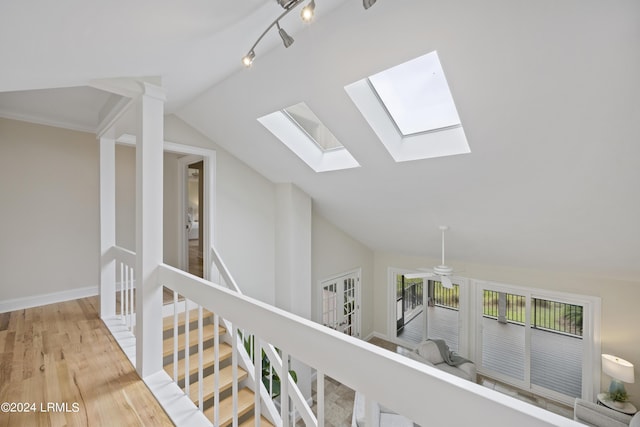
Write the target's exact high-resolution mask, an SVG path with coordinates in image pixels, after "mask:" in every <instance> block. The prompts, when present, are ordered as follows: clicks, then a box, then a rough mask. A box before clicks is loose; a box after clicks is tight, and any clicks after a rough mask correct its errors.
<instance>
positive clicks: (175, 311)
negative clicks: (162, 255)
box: [173, 291, 178, 383]
mask: <svg viewBox="0 0 640 427" xmlns="http://www.w3.org/2000/svg"><path fill="white" fill-rule="evenodd" d="M173 381H175V382H176V383H177V382H178V293H177V292H175V291H174V292H173Z"/></svg>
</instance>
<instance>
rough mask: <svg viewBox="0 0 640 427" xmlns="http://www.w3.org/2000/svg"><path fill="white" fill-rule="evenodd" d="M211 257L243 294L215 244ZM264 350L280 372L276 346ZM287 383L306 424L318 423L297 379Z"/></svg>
mask: <svg viewBox="0 0 640 427" xmlns="http://www.w3.org/2000/svg"><path fill="white" fill-rule="evenodd" d="M211 259H212V260H213V262H214V263H215V265H216V267H217V269H218V272H219V273H220V275H221V276H222V278H223V279H224V282H225V284H226V285H227V287H228V288H230V289H231V290H234V291H235V292H237V293H238V294H240V295H243V294H242V291H241V290H240V287H239V286H238V284H237V283H236V281H235V280H234V279H233V276H231V272H230V271H229V269H228V268H227V266H226V265H225V263H224V261H222V258H221V257H220V255H219V254H218V251H216V249H215V248H214V247H213V246H211ZM264 351H265V353H266V354H267V357H269V359H270V360H271V363H273V366H274V367H275V368H276V370H277V372H280V371H281V370H282V359H280V357H279V356H278V352H277V351H276V349H275V347H274V346H273V345H271V344H268V345H265V346H264ZM287 383H288V388H287V389H288V390H289V393H288V394H289V397H291V399H292V400H293V402H294V406H295V407H296V408H299V409H300V414H301V415H302V418H303V419H304V421H305V423H306V425H318V420H317V419H316V417H315V416H314V415H313V411H312V410H311V408H310V407H309V404H308V403H307V400H306V399H305V398H304V396H303V395H302V392H301V391H300V388H299V387H298V386H297V385H296V383H295V381H293V378H292V377H291V375H287ZM267 394H268V393H267Z"/></svg>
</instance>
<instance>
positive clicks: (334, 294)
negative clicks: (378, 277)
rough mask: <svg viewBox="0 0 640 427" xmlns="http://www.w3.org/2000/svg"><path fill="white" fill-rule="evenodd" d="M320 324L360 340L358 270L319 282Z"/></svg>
mask: <svg viewBox="0 0 640 427" xmlns="http://www.w3.org/2000/svg"><path fill="white" fill-rule="evenodd" d="M320 290H321V293H322V294H321V298H320V300H321V302H322V324H323V325H324V326H327V327H329V328H331V329H335V330H337V331H340V332H342V333H344V334H347V335H350V336H352V337H358V338H360V270H359V269H358V270H354V271H351V272H348V273H343V274H341V275H338V276H334V277H332V278H329V279H326V280H323V281H321V282H320Z"/></svg>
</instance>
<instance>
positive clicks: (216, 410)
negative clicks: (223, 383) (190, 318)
mask: <svg viewBox="0 0 640 427" xmlns="http://www.w3.org/2000/svg"><path fill="white" fill-rule="evenodd" d="M219 328H220V317H219V316H218V315H217V314H215V313H214V314H213V346H214V347H213V348H214V350H213V389H214V391H215V393H214V394H213V425H214V426H217V425H220V395H219V393H218V392H217V391H218V390H220V333H219Z"/></svg>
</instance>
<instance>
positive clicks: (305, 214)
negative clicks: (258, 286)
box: [275, 184, 312, 402]
mask: <svg viewBox="0 0 640 427" xmlns="http://www.w3.org/2000/svg"><path fill="white" fill-rule="evenodd" d="M276 211H277V212H276V218H277V219H276V221H277V223H276V290H275V291H276V292H275V301H276V306H277V307H279V308H282V309H284V310H287V311H289V312H291V313H294V314H297V315H299V316H302V317H304V318H306V319H311V287H312V283H311V197H309V195H308V194H306V193H305V192H303V191H302V190H300V189H299V188H298V187H296V186H295V185H293V184H278V185H277V186H276ZM291 369H293V370H294V371H296V374H297V375H298V383H297V385H298V388H299V389H300V391H301V392H302V394H303V396H304V397H305V398H306V399H307V401H308V402H310V401H311V368H310V367H308V366H306V365H304V364H302V363H301V362H299V361H297V360H295V359H293V360H292V361H291Z"/></svg>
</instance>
